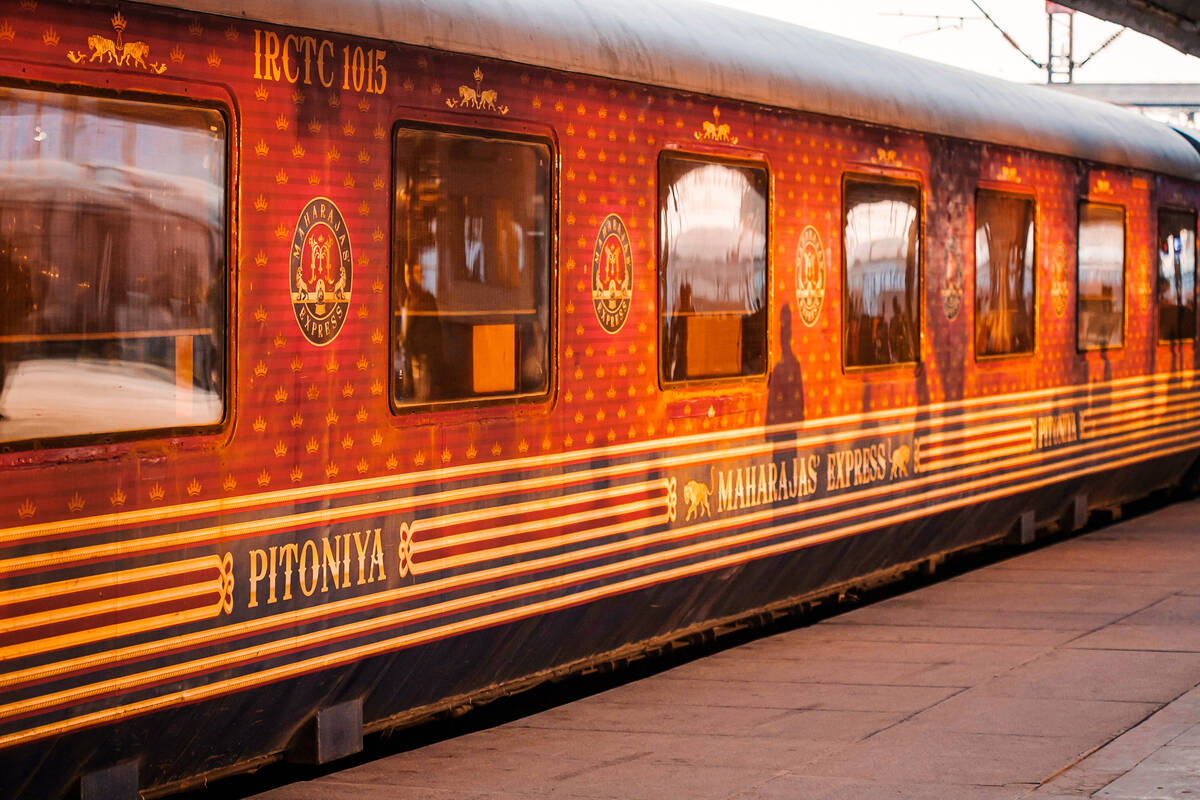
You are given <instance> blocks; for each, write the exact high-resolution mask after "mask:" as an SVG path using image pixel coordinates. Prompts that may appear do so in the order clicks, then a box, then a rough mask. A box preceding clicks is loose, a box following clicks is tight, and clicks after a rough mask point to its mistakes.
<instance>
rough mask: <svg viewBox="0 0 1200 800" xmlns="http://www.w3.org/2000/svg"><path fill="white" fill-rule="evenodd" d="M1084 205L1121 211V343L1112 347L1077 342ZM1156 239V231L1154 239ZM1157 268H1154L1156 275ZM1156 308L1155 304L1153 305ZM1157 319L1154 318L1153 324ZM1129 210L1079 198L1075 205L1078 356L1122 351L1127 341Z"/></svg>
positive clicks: (1081, 294) (1119, 205) (1112, 204)
mask: <svg viewBox="0 0 1200 800" xmlns="http://www.w3.org/2000/svg"><path fill="white" fill-rule="evenodd" d="M1085 205H1092V206H1102V207H1104V208H1119V209H1121V343H1120V344H1119V345H1116V346H1114V347H1081V346H1080V342H1079V310H1080V309H1079V304H1080V303H1081V302H1083V291H1082V283H1081V282H1080V280H1079V270H1080V260H1079V232H1080V230H1081V228H1082V225H1081V223H1082V222H1083V207H1084V206H1085ZM1157 238H1158V233H1157V231H1156V232H1155V239H1157ZM1157 271H1158V268H1157V266H1156V267H1155V273H1156V274H1157ZM1155 307H1156V308H1157V303H1156V304H1155ZM1157 323H1158V319H1157V317H1155V324H1156V325H1157ZM1128 327H1129V209H1128V208H1127V207H1126V206H1125V204H1123V203H1107V202H1103V201H1096V200H1092V199H1090V198H1088V197H1081V198H1080V199H1079V202H1078V203H1076V205H1075V352H1076V353H1078V354H1079V355H1087V354H1088V353H1110V352H1113V351H1114V350H1124V349H1125V346H1126V343H1127V342H1128V340H1129V331H1128Z"/></svg>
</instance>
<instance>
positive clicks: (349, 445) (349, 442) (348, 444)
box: [342, 433, 354, 450]
mask: <svg viewBox="0 0 1200 800" xmlns="http://www.w3.org/2000/svg"><path fill="white" fill-rule="evenodd" d="M353 448H354V437H353V436H351V435H350V434H348V433H347V434H346V435H345V436H343V437H342V449H343V450H352V449H353Z"/></svg>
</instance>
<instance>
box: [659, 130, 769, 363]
mask: <svg viewBox="0 0 1200 800" xmlns="http://www.w3.org/2000/svg"><path fill="white" fill-rule="evenodd" d="M658 176H659V177H658V186H659V189H658V191H659V219H660V225H659V273H658V292H659V309H660V311H659V313H660V315H661V324H660V328H659V351H660V353H661V362H660V366H661V370H662V380H663V382H664V383H676V382H680V381H687V380H706V379H713V378H730V377H741V376H750V375H764V374H765V373H766V356H767V187H768V179H767V171H766V169H765V168H764V167H762V166H759V165H756V164H746V163H743V162H729V161H722V160H717V159H712V158H703V157H700V156H695V155H684V154H680V153H663V154H662V156H661V157H660V158H659V162H658Z"/></svg>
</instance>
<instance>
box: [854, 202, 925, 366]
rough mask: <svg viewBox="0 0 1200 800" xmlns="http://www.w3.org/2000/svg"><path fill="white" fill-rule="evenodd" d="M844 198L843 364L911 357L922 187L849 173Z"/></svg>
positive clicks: (917, 324)
mask: <svg viewBox="0 0 1200 800" xmlns="http://www.w3.org/2000/svg"><path fill="white" fill-rule="evenodd" d="M844 203H845V238H844V246H845V259H846V279H845V282H844V286H845V292H846V299H845V311H844V314H845V317H844V318H845V330H844V331H843V336H842V341H843V347H844V349H845V361H846V366H849V367H867V366H878V365H882V364H901V363H906V362H914V361H916V360H917V357H918V354H919V352H920V331H921V319H920V287H919V284H920V263H921V261H920V247H921V243H920V238H921V212H920V207H921V190H920V187H918V186H916V185H913V184H907V183H888V182H882V181H870V180H865V179H860V178H852V179H849V180H847V181H846V186H845V199H844Z"/></svg>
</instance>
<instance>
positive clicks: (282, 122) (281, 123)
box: [275, 114, 288, 131]
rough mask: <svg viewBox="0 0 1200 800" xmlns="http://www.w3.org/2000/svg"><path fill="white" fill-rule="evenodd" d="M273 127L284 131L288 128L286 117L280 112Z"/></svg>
mask: <svg viewBox="0 0 1200 800" xmlns="http://www.w3.org/2000/svg"><path fill="white" fill-rule="evenodd" d="M275 128H276V130H281V131H286V130H287V129H288V118H287V117H285V116H284V115H283V114H280V115H279V116H278V117H276V118H275Z"/></svg>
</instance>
